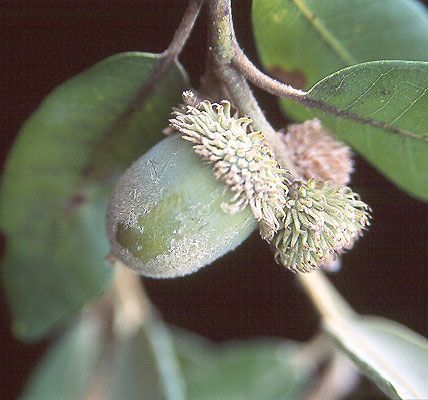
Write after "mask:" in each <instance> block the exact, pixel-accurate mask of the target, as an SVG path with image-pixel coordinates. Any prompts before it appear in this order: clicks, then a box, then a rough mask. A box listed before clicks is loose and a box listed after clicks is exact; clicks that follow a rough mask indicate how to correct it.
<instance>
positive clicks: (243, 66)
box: [232, 41, 428, 142]
mask: <svg viewBox="0 0 428 400" xmlns="http://www.w3.org/2000/svg"><path fill="white" fill-rule="evenodd" d="M234 48H235V51H234V55H233V58H232V65H233V66H234V68H235V69H236V70H237V71H239V72H241V73H242V74H243V75H244V76H245V77H246V78H247V79H248V80H249V81H251V82H252V83H253V84H254V85H256V86H258V87H259V88H261V89H263V90H265V91H266V92H268V93H270V94H273V95H275V96H280V97H286V98H288V99H290V100H292V101H294V102H297V103H300V104H302V105H303V106H305V107H306V108H313V109H317V110H320V111H322V112H325V113H328V114H332V115H335V116H336V117H341V118H345V119H349V120H351V121H354V122H358V123H360V124H362V125H369V126H372V127H375V128H380V129H382V130H384V131H387V132H390V133H394V134H398V135H401V136H405V137H409V138H412V139H416V140H420V141H423V142H426V141H428V139H427V138H426V137H424V136H421V135H418V134H415V133H414V132H410V131H406V130H404V129H401V128H398V127H396V126H394V125H391V124H388V123H386V122H383V121H379V120H375V119H372V118H366V117H362V116H361V115H358V114H356V113H354V112H351V111H348V110H343V109H340V108H337V107H335V106H332V105H331V104H328V103H325V102H324V101H321V100H317V99H314V98H312V97H311V96H310V95H309V94H308V93H307V92H304V91H303V90H299V89H295V88H293V87H292V86H290V85H286V84H284V83H282V82H279V81H277V80H276V79H273V78H271V77H269V76H267V75H266V74H264V73H263V72H262V71H260V70H259V69H258V68H257V67H256V66H255V65H254V64H253V63H252V62H251V61H250V60H249V59H248V57H247V56H246V55H245V54H244V52H243V51H242V50H241V48H240V47H239V45H238V43H237V42H236V41H235V42H234Z"/></svg>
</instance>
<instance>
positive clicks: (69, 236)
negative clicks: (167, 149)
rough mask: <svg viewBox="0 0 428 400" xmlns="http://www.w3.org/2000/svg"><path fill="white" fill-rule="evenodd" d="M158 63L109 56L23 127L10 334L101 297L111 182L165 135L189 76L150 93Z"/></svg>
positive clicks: (11, 211) (14, 194) (6, 208)
mask: <svg viewBox="0 0 428 400" xmlns="http://www.w3.org/2000/svg"><path fill="white" fill-rule="evenodd" d="M159 60H160V56H158V55H153V54H147V53H124V54H119V55H116V56H113V57H110V58H108V59H106V60H104V61H102V62H100V63H99V64H97V65H95V66H94V67H92V68H90V69H88V70H87V71H85V72H83V73H81V74H80V75H77V76H76V77H74V78H72V79H70V80H69V81H67V82H65V83H64V84H62V85H60V86H59V87H58V88H56V89H55V90H54V91H53V92H52V93H51V94H50V95H49V96H48V97H47V98H46V99H45V100H44V102H43V103H42V104H41V106H40V107H39V108H38V109H37V110H36V112H35V113H34V114H33V115H32V116H31V118H30V119H29V120H28V121H27V122H26V123H25V124H24V126H23V127H22V129H21V131H20V132H19V136H18V138H17V141H16V143H15V145H14V147H13V149H12V151H11V153H10V155H9V158H8V160H7V162H6V168H5V172H4V175H3V181H2V190H1V197H0V225H1V229H2V230H3V232H4V233H5V235H6V239H7V249H6V256H5V259H4V267H3V281H4V286H5V289H6V293H7V298H8V301H9V304H10V307H11V310H12V314H13V321H14V322H13V329H14V332H15V334H16V335H18V336H19V337H21V338H25V339H34V338H39V337H41V336H42V335H43V334H45V333H46V332H47V331H48V330H50V329H51V328H52V327H54V326H56V325H57V324H58V323H59V322H60V321H63V320H64V319H65V318H67V317H68V316H70V314H72V313H73V312H74V311H75V310H77V309H79V308H80V307H81V306H82V305H83V304H84V303H85V302H86V301H87V300H88V299H90V298H93V297H95V296H99V295H102V292H103V289H104V288H105V287H106V285H107V282H108V281H109V278H110V276H111V268H110V266H107V265H106V264H105V262H104V258H105V256H106V255H107V254H108V243H107V239H106V237H105V233H104V232H105V223H104V219H105V209H106V198H107V194H108V192H109V190H110V189H111V181H112V180H113V179H114V178H115V177H116V176H117V175H118V174H119V173H120V172H121V171H123V169H124V168H125V167H126V166H127V165H129V163H130V162H131V161H132V160H134V159H135V158H137V157H138V156H139V155H140V154H142V153H144V152H145V151H146V150H147V149H148V148H150V146H151V145H153V144H154V143H155V142H156V141H158V140H160V138H161V137H162V134H161V129H162V128H163V127H164V126H166V124H167V119H168V115H169V112H170V109H171V107H172V106H173V105H174V104H176V103H177V102H178V101H179V99H180V94H181V91H182V90H183V88H184V86H185V82H186V79H185V77H184V75H183V72H182V71H181V69H180V67H179V66H178V65H175V66H174V67H173V68H172V69H171V71H170V72H169V73H168V74H167V75H166V76H165V77H164V78H163V80H162V81H161V82H159V83H158V84H157V86H156V88H155V89H156V90H154V91H152V92H150V91H149V92H148V98H147V99H146V100H147V101H146V102H144V104H142V105H140V104H139V103H138V96H137V93H138V92H139V90H141V88H143V86H144V84H145V82H146V81H147V79H148V77H149V76H150V73H151V71H152V70H153V67H154V66H155V65H156V63H158V61H159Z"/></svg>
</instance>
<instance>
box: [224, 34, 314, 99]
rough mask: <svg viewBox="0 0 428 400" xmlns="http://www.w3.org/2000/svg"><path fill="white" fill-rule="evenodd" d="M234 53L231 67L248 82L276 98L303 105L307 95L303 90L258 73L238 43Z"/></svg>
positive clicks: (235, 44) (260, 72)
mask: <svg viewBox="0 0 428 400" xmlns="http://www.w3.org/2000/svg"><path fill="white" fill-rule="evenodd" d="M234 46H235V53H234V56H233V59H232V65H233V66H234V67H235V68H236V69H237V70H238V71H240V72H241V73H242V74H243V75H244V76H245V77H246V78H247V79H248V80H249V81H251V82H252V83H254V85H256V86H258V87H259V88H261V89H263V90H265V91H266V92H269V93H271V94H274V95H276V96H281V97H287V98H289V99H291V100H293V101H296V102H298V103H304V101H305V99H306V96H307V93H306V92H304V91H303V90H299V89H295V88H294V87H292V86H290V85H286V84H285V83H281V82H279V81H277V80H276V79H273V78H271V77H269V76H267V75H266V74H264V73H263V72H262V71H260V70H259V69H258V68H257V67H256V66H255V65H254V64H253V63H252V62H251V61H250V60H249V59H248V57H247V56H246V55H245V54H244V52H243V51H242V50H241V48H240V47H239V45H238V43H237V42H235V43H234Z"/></svg>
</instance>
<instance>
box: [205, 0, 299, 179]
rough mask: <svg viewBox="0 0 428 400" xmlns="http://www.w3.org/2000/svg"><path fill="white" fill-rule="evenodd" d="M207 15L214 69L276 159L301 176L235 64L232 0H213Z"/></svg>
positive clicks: (294, 173) (292, 172) (234, 101)
mask: <svg viewBox="0 0 428 400" xmlns="http://www.w3.org/2000/svg"><path fill="white" fill-rule="evenodd" d="M208 18H209V20H208V26H209V40H210V47H209V50H210V54H209V57H210V61H211V66H212V69H213V72H214V73H215V75H216V76H217V78H218V79H219V81H220V82H221V83H223V84H224V85H225V86H226V87H227V90H228V92H229V94H230V97H231V100H232V102H233V104H234V105H235V106H236V107H237V108H238V110H239V111H240V112H241V113H242V114H245V115H248V116H250V117H251V118H252V120H253V126H254V128H255V129H258V130H261V131H262V132H263V134H264V136H265V143H266V144H267V145H268V146H269V147H270V149H271V150H272V151H273V153H274V154H275V158H276V159H277V161H278V162H279V163H280V164H281V165H282V166H283V167H284V168H285V169H287V170H289V171H290V173H291V175H292V176H294V177H298V173H297V170H296V168H295V166H294V164H293V163H292V162H291V157H290V156H289V153H288V150H287V148H286V146H285V144H284V142H283V141H282V139H281V137H280V135H279V134H277V132H276V131H275V130H274V129H273V128H272V126H271V125H270V123H269V122H268V121H267V119H266V117H265V115H264V114H263V111H262V110H261V108H260V106H259V105H258V102H257V100H256V99H255V97H254V95H253V92H252V91H251V89H250V87H249V85H248V83H247V81H246V78H245V77H244V75H243V74H242V73H241V72H239V71H237V70H236V69H235V68H234V67H233V65H232V59H233V57H234V55H235V43H236V38H235V32H234V30H233V24H232V9H231V4H230V0H211V1H210V3H209V11H208Z"/></svg>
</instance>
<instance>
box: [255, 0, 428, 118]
mask: <svg viewBox="0 0 428 400" xmlns="http://www.w3.org/2000/svg"><path fill="white" fill-rule="evenodd" d="M252 12H253V27H254V35H255V39H256V44H257V48H258V52H259V55H260V59H261V62H262V64H263V66H264V68H265V70H266V71H267V72H268V74H270V75H271V76H274V77H276V78H278V79H279V80H282V81H284V82H286V83H290V84H292V85H293V86H295V87H299V88H301V89H309V88H310V87H311V86H312V85H314V84H315V83H316V82H318V81H319V80H321V79H322V78H324V77H325V76H327V75H329V74H331V73H333V72H335V71H338V70H339V69H342V68H344V67H347V66H350V65H353V64H358V63H362V62H366V61H374V60H384V59H386V60H398V59H400V60H402V59H404V60H406V59H407V60H421V61H428V14H427V12H426V9H425V8H424V6H423V5H422V4H420V3H418V2H416V1H413V0H347V1H343V0H329V1H319V0H253V10H252ZM281 105H282V106H283V108H284V110H285V111H286V113H287V114H288V115H289V116H290V117H291V118H292V119H295V120H304V119H308V118H310V117H311V116H313V113H311V112H310V111H308V110H305V109H304V108H303V107H302V106H300V105H297V104H295V103H292V102H290V101H288V100H281Z"/></svg>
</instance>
